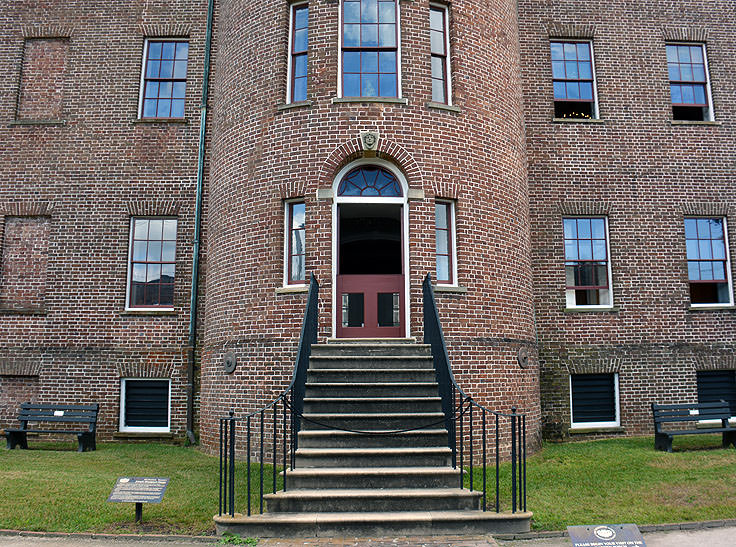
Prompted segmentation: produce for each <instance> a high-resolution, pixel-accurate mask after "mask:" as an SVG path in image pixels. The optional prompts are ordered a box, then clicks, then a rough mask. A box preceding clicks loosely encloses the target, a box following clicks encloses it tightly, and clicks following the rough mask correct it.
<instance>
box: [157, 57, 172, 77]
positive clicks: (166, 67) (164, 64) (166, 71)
mask: <svg viewBox="0 0 736 547" xmlns="http://www.w3.org/2000/svg"><path fill="white" fill-rule="evenodd" d="M173 75H174V61H161V70H160V71H159V73H158V76H159V78H171V77H173Z"/></svg>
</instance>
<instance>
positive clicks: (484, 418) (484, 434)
mask: <svg viewBox="0 0 736 547" xmlns="http://www.w3.org/2000/svg"><path fill="white" fill-rule="evenodd" d="M486 501H487V500H486V409H485V408H484V409H483V511H486V510H487V508H486V505H487V504H486Z"/></svg>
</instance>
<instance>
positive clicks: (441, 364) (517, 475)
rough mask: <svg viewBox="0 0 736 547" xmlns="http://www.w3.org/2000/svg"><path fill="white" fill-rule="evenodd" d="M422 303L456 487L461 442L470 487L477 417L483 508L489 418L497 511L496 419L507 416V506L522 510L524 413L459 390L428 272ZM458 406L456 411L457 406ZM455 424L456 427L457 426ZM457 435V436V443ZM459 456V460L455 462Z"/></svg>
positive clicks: (524, 484)
mask: <svg viewBox="0 0 736 547" xmlns="http://www.w3.org/2000/svg"><path fill="white" fill-rule="evenodd" d="M422 296H423V298H422V303H423V312H424V343H425V344H429V345H430V347H431V349H432V360H433V361H434V369H435V376H436V378H437V383H438V384H439V394H440V398H441V400H442V411H443V412H444V414H445V424H446V427H447V436H448V439H447V440H448V444H449V446H450V449H451V450H452V466H453V467H454V468H456V469H459V470H460V473H459V475H460V488H463V485H464V478H463V477H464V465H463V464H464V463H465V462H464V456H465V451H464V448H465V445H466V444H467V445H468V448H469V464H470V466H469V467H470V470H469V471H470V473H469V487H470V490H471V491H472V490H473V489H474V488H473V487H474V484H473V470H474V469H473V466H474V461H475V458H474V457H473V456H474V455H473V448H474V445H475V443H476V438H475V433H476V427H474V426H475V422H476V421H477V420H478V419H480V422H481V424H480V425H481V429H482V433H481V439H480V444H481V449H482V466H481V467H482V470H483V471H482V475H483V510H484V511H485V510H486V507H487V500H486V486H487V485H486V471H487V448H488V447H487V422H488V419H489V418H491V419H492V421H493V425H494V430H495V450H494V452H495V458H496V504H495V506H496V512H498V511H500V490H501V488H500V455H501V442H500V441H501V439H500V429H499V428H500V426H501V423H500V420H503V419H508V420H509V425H510V431H509V437H510V438H509V444H510V454H509V456H510V460H511V508H512V512H514V513H515V512H516V511H517V510H521V511H526V415H524V414H518V413H517V412H516V407H511V413H510V414H507V413H503V412H498V411H495V410H490V409H488V408H486V407H484V406H483V405H481V404H478V403H477V402H476V401H475V400H473V398H472V397H470V396H469V395H468V394H466V393H465V391H463V389H462V388H461V387H460V386H459V385H458V384H457V382H456V381H455V376H454V375H453V373H452V367H451V366H450V358H449V356H448V354H447V346H446V344H445V335H444V333H443V331H442V324H441V323H440V316H439V312H438V310H437V303H436V301H435V298H434V289H433V288H432V279H431V277H430V275H429V274H427V276H426V277H425V278H424V282H423V283H422ZM458 396H459V398H460V401H461V402H460V406H459V407H458V404H457V399H458ZM458 408H459V409H460V412H458V411H457V409H458ZM473 408H476V409H478V410H479V411H480V417H476V419H475V421H474V418H473ZM465 415H467V416H468V432H467V435H466V434H465V431H464V427H463V426H464V423H463V417H464V416H465ZM458 426H459V429H460V431H459V432H458V430H457V428H458ZM458 437H459V439H460V443H459V447H458ZM458 456H459V460H460V461H459V463H458Z"/></svg>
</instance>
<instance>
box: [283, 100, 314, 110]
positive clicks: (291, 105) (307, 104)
mask: <svg viewBox="0 0 736 547" xmlns="http://www.w3.org/2000/svg"><path fill="white" fill-rule="evenodd" d="M311 106H312V101H297V102H295V103H286V104H280V105H278V106H277V107H276V110H291V109H292V108H311Z"/></svg>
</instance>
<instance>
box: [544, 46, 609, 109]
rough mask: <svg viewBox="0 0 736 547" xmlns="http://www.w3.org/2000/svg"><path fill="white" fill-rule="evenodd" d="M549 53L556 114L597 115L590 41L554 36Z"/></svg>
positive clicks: (593, 65)
mask: <svg viewBox="0 0 736 547" xmlns="http://www.w3.org/2000/svg"><path fill="white" fill-rule="evenodd" d="M550 56H551V58H552V88H553V96H554V107H555V118H582V119H598V93H597V89H596V83H595V64H594V61H593V42H591V41H590V40H553V41H551V42H550Z"/></svg>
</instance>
